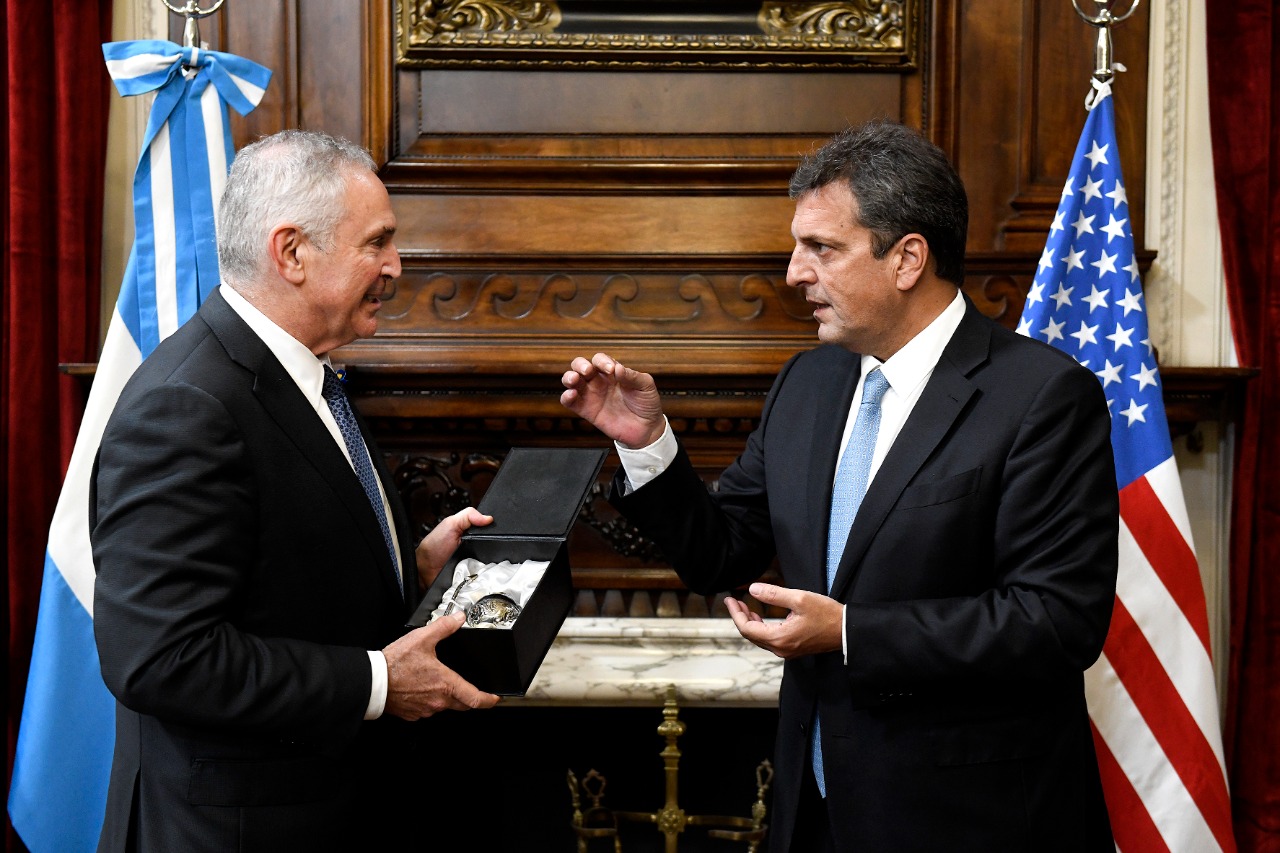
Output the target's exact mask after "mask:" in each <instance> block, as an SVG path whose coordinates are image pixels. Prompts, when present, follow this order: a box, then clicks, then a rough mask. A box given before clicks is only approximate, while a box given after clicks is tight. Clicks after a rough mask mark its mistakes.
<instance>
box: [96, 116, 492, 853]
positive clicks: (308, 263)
mask: <svg viewBox="0 0 1280 853" xmlns="http://www.w3.org/2000/svg"><path fill="white" fill-rule="evenodd" d="M218 230H219V236H220V240H219V262H220V266H221V272H222V276H223V282H222V286H221V287H220V288H218V289H217V290H216V291H214V292H213V293H211V294H210V295H209V296H208V297H207V298H206V299H205V301H204V304H203V305H202V306H201V307H200V309H199V311H198V312H197V313H196V315H195V316H194V317H193V318H192V319H191V320H190V321H189V322H188V323H186V324H185V325H184V326H183V327H182V328H180V329H179V330H177V331H176V332H175V333H174V334H173V335H171V336H170V337H169V338H167V339H166V340H165V341H164V342H162V343H161V344H160V345H159V346H158V347H157V348H156V349H155V351H154V352H153V353H152V354H151V356H150V357H149V358H147V360H146V361H145V362H144V363H143V364H142V366H141V367H140V368H139V369H138V370H137V372H136V373H135V374H134V376H133V377H132V378H131V379H130V381H129V383H128V384H127V385H126V386H125V388H124V391H123V392H122V393H121V395H120V400H119V402H118V403H117V405H116V408H115V411H114V412H113V413H112V415H111V419H110V421H109V422H108V424H107V427H106V431H105V433H104V435H103V439H102V445H101V449H100V451H99V454H98V459H97V462H96V465H95V469H94V477H93V481H92V491H91V497H90V521H89V525H90V531H91V539H92V543H93V555H94V563H95V566H96V568H97V583H96V585H95V588H94V632H95V635H96V638H97V645H98V653H99V656H100V658H101V663H102V674H103V677H104V679H105V680H106V684H107V687H108V688H109V689H110V690H111V692H112V693H113V694H114V695H115V697H116V699H117V706H116V745H115V757H114V761H113V763H112V768H111V780H110V788H109V792H108V797H107V814H106V820H105V823H104V825H103V830H102V836H101V839H100V842H99V849H100V850H111V851H117V850H140V851H177V850H181V851H200V850H207V851H226V850H238V851H279V850H344V851H345V850H358V849H368V850H381V849H395V848H397V847H403V846H408V843H409V841H410V840H411V839H413V838H414V837H415V836H416V835H417V834H418V833H419V832H420V831H421V826H420V824H418V817H419V816H420V814H421V811H420V807H419V804H418V798H420V796H421V789H420V788H417V787H413V788H410V787H408V786H406V785H404V784H403V783H404V781H405V780H406V779H408V778H410V772H411V771H412V775H414V776H419V777H420V774H421V764H422V761H423V760H424V759H421V758H420V759H419V762H418V764H417V765H415V766H413V767H410V766H409V764H410V762H411V761H412V760H413V757H414V742H415V738H417V737H418V736H420V735H421V734H422V731H421V729H422V727H421V726H409V725H407V724H405V723H404V722H403V721H405V720H410V721H416V720H419V719H420V718H422V717H427V716H430V715H432V714H434V713H437V712H439V711H443V710H446V709H458V710H463V709H467V708H484V707H491V706H492V705H494V704H495V703H496V702H497V697H496V696H492V695H490V694H487V693H482V692H480V691H479V690H477V689H476V688H475V687H473V686H472V685H471V684H468V683H467V682H466V681H465V680H463V679H462V678H461V677H460V676H458V675H457V674H456V673H455V672H453V671H452V670H450V669H448V668H446V667H445V666H443V665H442V664H441V663H440V662H439V661H438V660H437V658H436V655H435V646H436V644H437V643H438V642H439V641H440V640H442V639H444V638H445V637H447V636H448V635H450V634H452V633H453V632H454V631H456V630H457V629H458V627H459V625H460V624H461V620H460V619H459V618H457V617H456V616H455V617H450V618H447V619H442V620H437V621H436V622H435V623H433V624H432V625H429V626H427V627H424V628H419V629H417V630H415V631H411V632H409V633H407V634H406V633H404V632H403V626H404V625H405V623H406V621H407V620H408V618H409V616H410V614H412V612H413V610H414V608H415V606H416V605H417V603H418V599H419V597H420V591H421V590H423V589H425V588H426V587H427V586H428V585H430V583H431V581H432V579H434V577H435V575H436V573H437V572H438V571H439V570H440V569H441V568H442V567H443V565H444V563H445V562H446V561H447V560H448V558H449V556H450V555H451V554H452V553H453V551H454V549H455V548H456V546H457V544H458V541H459V538H460V537H461V535H462V533H463V531H465V530H466V529H467V528H468V527H470V526H471V525H475V524H487V523H488V522H489V520H490V519H489V518H488V517H487V516H483V515H481V514H480V513H479V512H477V511H476V510H474V509H470V508H468V509H466V510H463V511H462V512H459V513H457V514H455V515H453V516H450V517H449V518H446V519H445V520H444V521H442V522H441V523H440V524H439V525H438V526H437V527H436V528H435V529H434V530H433V531H432V532H431V534H430V535H428V536H427V537H426V538H425V539H424V540H423V541H422V542H421V543H417V544H416V546H415V543H412V542H410V541H409V539H408V537H409V535H410V531H411V528H410V524H409V520H408V518H407V517H406V515H405V512H404V509H403V507H402V506H401V504H400V501H399V499H398V496H397V495H396V492H395V490H394V488H392V482H391V479H390V477H389V476H388V474H387V471H386V470H385V467H384V465H383V461H382V458H381V455H380V454H379V452H378V449H377V447H376V446H375V445H374V444H373V442H372V440H371V439H370V437H369V434H368V431H367V430H366V429H365V428H364V426H363V422H362V421H361V420H360V418H359V416H358V415H357V414H355V412H354V411H353V409H352V408H351V406H350V404H349V403H348V402H347V400H346V397H345V393H344V392H343V390H342V385H341V382H340V380H339V379H338V377H337V375H336V374H335V373H334V371H333V370H332V368H331V366H330V364H329V356H328V354H329V352H330V351H332V350H333V349H334V348H336V347H339V346H342V345H343V344H346V343H350V342H351V341H353V340H355V339H357V338H361V337H368V336H370V335H372V334H373V333H374V332H375V331H376V330H377V322H378V321H377V313H378V309H379V308H380V307H381V304H382V298H383V296H384V294H385V293H386V291H387V288H388V287H389V285H390V283H391V281H392V280H393V279H394V278H395V277H397V276H398V275H399V274H400V259H399V255H398V254H397V252H396V248H395V244H394V242H393V239H394V236H395V230H396V218H395V215H394V213H393V211H392V209H391V202H390V199H389V197H388V196H387V191H386V189H385V188H384V187H383V185H382V183H381V181H379V180H378V177H377V175H376V174H375V173H374V163H373V161H372V160H371V159H370V157H369V155H368V153H367V152H365V151H363V150H362V149H360V148H358V147H356V146H354V145H352V144H350V143H348V142H346V141H344V140H340V139H335V138H333V137H330V136H327V135H324V134H320V133H312V132H302V131H286V132H283V133H279V134H276V135H275V136H272V137H269V138H266V139H263V140H261V141H259V142H256V143H254V144H253V145H250V146H247V147H246V148H245V149H244V150H242V151H241V152H240V153H239V155H238V156H237V157H236V159H235V161H234V163H233V165H232V168H231V174H230V176H229V178H228V180H227V185H226V190H225V193H224V195H223V199H222V204H221V209H220V211H219V221H218Z"/></svg>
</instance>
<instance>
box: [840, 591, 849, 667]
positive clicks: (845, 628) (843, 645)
mask: <svg viewBox="0 0 1280 853" xmlns="http://www.w3.org/2000/svg"><path fill="white" fill-rule="evenodd" d="M848 607H849V605H847V604H842V605H841V606H840V652H841V654H843V655H844V665H845V666H848V665H849V623H848V622H846V621H845V618H844V617H845V615H846V614H845V610H846V609H848Z"/></svg>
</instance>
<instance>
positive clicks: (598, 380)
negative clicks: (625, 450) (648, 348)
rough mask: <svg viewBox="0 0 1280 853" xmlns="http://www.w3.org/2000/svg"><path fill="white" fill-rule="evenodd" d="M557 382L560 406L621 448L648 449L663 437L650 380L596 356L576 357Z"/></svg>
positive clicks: (657, 400)
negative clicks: (562, 386)
mask: <svg viewBox="0 0 1280 853" xmlns="http://www.w3.org/2000/svg"><path fill="white" fill-rule="evenodd" d="M569 368H570V369H569V370H567V371H565V374H564V376H562V377H561V379H560V382H561V384H563V385H564V387H565V391H564V393H562V394H561V395H560V403H561V404H562V405H563V406H564V407H565V408H567V409H569V411H571V412H573V413H574V414H576V415H578V416H580V417H582V418H585V419H586V420H588V421H590V422H591V423H592V424H594V425H595V427H596V428H597V429H599V430H600V431H601V432H603V433H604V434H605V435H607V436H609V437H610V438H612V439H613V440H614V441H617V442H620V443H621V444H622V445H623V446H624V447H632V448H638V447H647V446H648V445H650V444H653V443H654V442H655V441H657V440H658V439H659V438H661V437H662V432H663V430H664V429H665V428H666V421H665V419H664V418H663V417H662V400H661V398H660V397H659V395H658V386H657V385H656V384H654V381H653V377H652V376H650V375H649V374H647V373H640V372H639V371H636V370H632V369H631V368H629V367H624V366H623V365H622V363H621V362H618V361H615V360H614V359H613V358H611V357H610V356H608V355H605V354H604V353H602V352H598V353H596V354H595V355H593V356H592V357H591V360H590V361H587V360H586V359H585V358H582V357H581V356H579V357H578V358H575V359H574V360H573V362H572V363H571V364H570V365H569Z"/></svg>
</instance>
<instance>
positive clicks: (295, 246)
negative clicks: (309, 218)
mask: <svg viewBox="0 0 1280 853" xmlns="http://www.w3.org/2000/svg"><path fill="white" fill-rule="evenodd" d="M267 248H268V251H269V252H270V253H271V263H272V264H274V265H275V268H276V275H278V276H280V277H281V278H282V279H284V280H285V281H287V282H289V283H290V284H302V282H303V280H304V279H305V278H306V269H305V266H306V265H305V263H304V262H305V260H306V256H307V252H308V251H309V250H310V248H311V244H310V242H309V241H308V240H307V238H306V235H304V234H303V233H302V229H300V228H299V227H298V226H296V225H288V224H285V225H277V226H276V227H275V228H273V229H271V233H270V234H268V235H267Z"/></svg>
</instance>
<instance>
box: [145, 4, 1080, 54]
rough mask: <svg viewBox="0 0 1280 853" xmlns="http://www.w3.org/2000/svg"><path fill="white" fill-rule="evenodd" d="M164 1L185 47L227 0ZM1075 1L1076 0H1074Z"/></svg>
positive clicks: (197, 37)
mask: <svg viewBox="0 0 1280 853" xmlns="http://www.w3.org/2000/svg"><path fill="white" fill-rule="evenodd" d="M160 2H162V3H164V5H165V8H167V9H168V10H169V11H170V12H173V13H174V14H175V15H182V16H184V17H185V18H186V19H187V23H186V26H184V27H183V28H182V44H183V46H184V47H197V48H198V47H200V25H199V24H198V23H197V22H198V21H199V20H200V19H201V18H207V17H208V16H210V15H212V14H213V13H214V12H216V11H218V10H219V9H221V8H222V4H223V3H225V2H226V0H216V2H215V3H214V4H213V5H212V6H210V7H209V8H208V9H201V8H200V4H199V3H198V2H197V0H187V5H185V6H181V7H179V6H174V5H173V4H172V3H170V2H169V0H160ZM1072 2H1074V0H1072Z"/></svg>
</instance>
